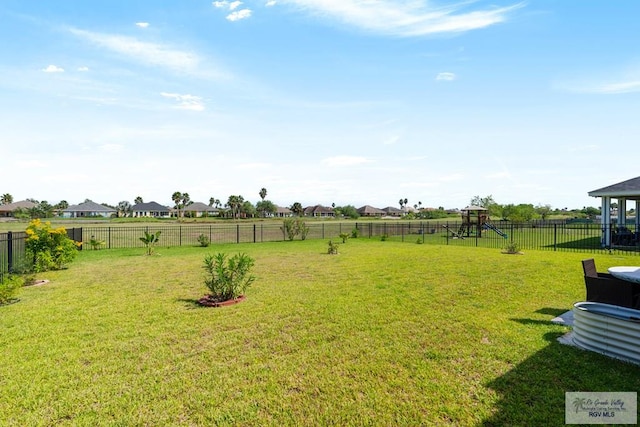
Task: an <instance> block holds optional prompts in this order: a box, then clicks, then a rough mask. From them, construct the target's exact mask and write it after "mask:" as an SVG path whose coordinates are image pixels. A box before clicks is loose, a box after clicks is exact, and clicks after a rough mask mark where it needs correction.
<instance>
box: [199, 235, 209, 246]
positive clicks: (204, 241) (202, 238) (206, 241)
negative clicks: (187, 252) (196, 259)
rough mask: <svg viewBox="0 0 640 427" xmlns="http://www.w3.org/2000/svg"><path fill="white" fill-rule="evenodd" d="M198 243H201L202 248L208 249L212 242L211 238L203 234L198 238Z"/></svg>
mask: <svg viewBox="0 0 640 427" xmlns="http://www.w3.org/2000/svg"><path fill="white" fill-rule="evenodd" d="M198 243H200V246H202V247H203V248H206V247H208V246H209V244H210V243H211V242H210V241H209V238H208V237H207V236H205V235H204V234H201V235H199V236H198Z"/></svg>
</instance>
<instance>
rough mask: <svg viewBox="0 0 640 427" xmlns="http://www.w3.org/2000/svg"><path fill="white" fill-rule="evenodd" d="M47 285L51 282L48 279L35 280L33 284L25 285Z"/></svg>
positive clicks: (26, 284)
mask: <svg viewBox="0 0 640 427" xmlns="http://www.w3.org/2000/svg"><path fill="white" fill-rule="evenodd" d="M47 283H49V281H48V280H47V279H43V280H34V281H33V282H31V283H25V286H42V285H46V284H47Z"/></svg>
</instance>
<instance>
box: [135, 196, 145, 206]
mask: <svg viewBox="0 0 640 427" xmlns="http://www.w3.org/2000/svg"><path fill="white" fill-rule="evenodd" d="M133 203H135V204H136V205H139V204H140V203H144V201H143V200H142V197H140V196H138V197H136V199H135V200H134V201H133Z"/></svg>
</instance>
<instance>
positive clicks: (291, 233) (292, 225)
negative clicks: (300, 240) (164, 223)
mask: <svg viewBox="0 0 640 427" xmlns="http://www.w3.org/2000/svg"><path fill="white" fill-rule="evenodd" d="M280 230H282V233H283V234H284V235H286V236H287V239H289V240H293V239H294V238H295V237H296V234H298V232H297V229H296V220H295V219H293V218H285V219H284V221H283V222H282V227H280Z"/></svg>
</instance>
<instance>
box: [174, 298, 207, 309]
mask: <svg viewBox="0 0 640 427" xmlns="http://www.w3.org/2000/svg"><path fill="white" fill-rule="evenodd" d="M176 302H182V303H184V306H185V307H186V308H188V309H189V310H193V309H197V308H199V309H204V308H207V307H205V306H203V305H201V304H199V303H198V300H197V299H195V298H178V299H176Z"/></svg>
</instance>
